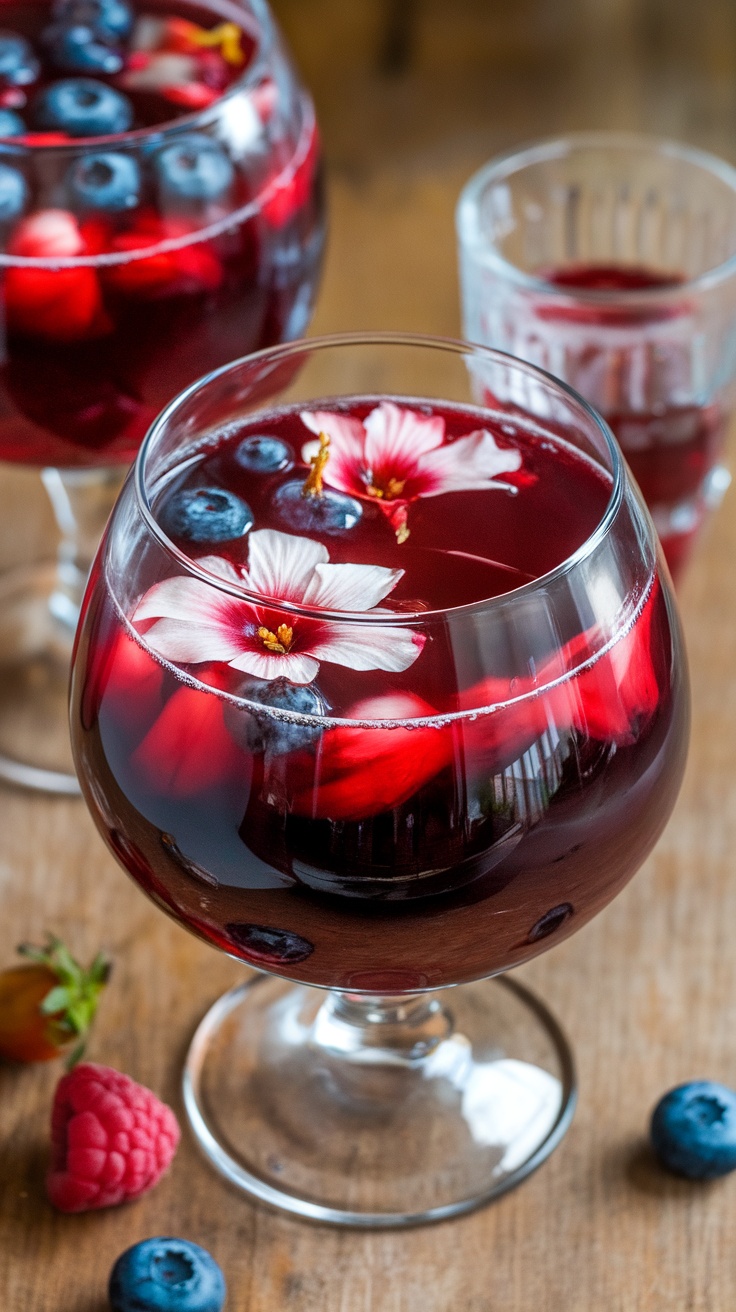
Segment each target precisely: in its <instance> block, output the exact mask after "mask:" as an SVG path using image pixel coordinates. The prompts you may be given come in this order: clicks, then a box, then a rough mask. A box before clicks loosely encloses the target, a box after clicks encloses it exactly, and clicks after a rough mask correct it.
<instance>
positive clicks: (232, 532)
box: [161, 487, 253, 542]
mask: <svg viewBox="0 0 736 1312" xmlns="http://www.w3.org/2000/svg"><path fill="white" fill-rule="evenodd" d="M252 524H253V511H252V510H251V508H250V506H249V505H248V504H247V502H245V501H241V499H240V497H236V496H235V493H234V492H226V491H225V490H224V489H223V488H219V487H196V488H184V489H183V491H181V492H176V493H175V494H174V496H173V497H172V498H171V500H170V501H168V502H167V503H166V505H165V506H164V508H163V512H162V514H161V526H162V528H163V530H164V532H165V533H168V534H169V537H174V538H186V539H187V540H188V541H189V542H229V541H230V540H231V539H232V538H242V537H243V536H244V534H246V533H247V532H248V529H249V528H251V527H252Z"/></svg>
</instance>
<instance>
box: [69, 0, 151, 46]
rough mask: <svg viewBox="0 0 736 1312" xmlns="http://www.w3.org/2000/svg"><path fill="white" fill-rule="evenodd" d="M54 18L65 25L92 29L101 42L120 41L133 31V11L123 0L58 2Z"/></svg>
mask: <svg viewBox="0 0 736 1312" xmlns="http://www.w3.org/2000/svg"><path fill="white" fill-rule="evenodd" d="M54 16H55V18H57V19H59V20H60V21H61V22H63V23H66V24H67V25H69V24H76V23H81V24H84V25H85V26H86V27H92V28H94V30H95V32H96V34H97V36H98V39H99V40H102V41H105V40H107V41H110V40H112V41H115V40H120V39H121V38H125V37H127V36H129V34H130V33H131V31H132V30H133V11H132V9H131V8H130V5H127V4H126V3H125V0H59V3H57V4H55V5H54Z"/></svg>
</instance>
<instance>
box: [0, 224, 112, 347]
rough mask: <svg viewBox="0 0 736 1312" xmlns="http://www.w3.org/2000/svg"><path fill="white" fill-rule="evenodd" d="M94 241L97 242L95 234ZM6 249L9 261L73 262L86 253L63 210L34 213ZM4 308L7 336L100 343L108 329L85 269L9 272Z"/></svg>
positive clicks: (96, 287) (95, 285) (94, 280)
mask: <svg viewBox="0 0 736 1312" xmlns="http://www.w3.org/2000/svg"><path fill="white" fill-rule="evenodd" d="M90 231H91V230H90ZM95 235H96V239H99V238H98V237H97V233H96V230H95ZM8 249H9V251H10V254H11V255H18V256H22V257H24V258H29V259H54V258H60V259H73V258H74V257H75V256H77V255H86V254H88V253H89V252H88V250H87V247H86V245H85V239H84V235H83V233H82V230H81V229H80V227H79V224H78V223H77V220H76V219H75V217H74V215H73V214H69V213H68V212H67V211H66V210H39V211H38V212H37V213H36V214H31V215H29V216H28V218H26V219H23V220H22V221H21V222H20V223H19V224H18V227H17V228H16V230H15V232H14V233H13V235H12V237H11V240H10V242H9V245H8ZM5 307H6V315H7V321H8V327H9V329H10V331H11V332H17V333H24V334H27V335H29V336H34V337H45V338H49V339H50V340H52V341H60V342H74V341H80V340H82V339H84V338H89V337H99V336H100V335H101V334H103V333H105V332H108V331H109V330H110V328H111V327H112V325H111V323H110V320H109V318H108V316H107V314H106V313H105V309H104V306H103V304H102V292H101V289H100V283H99V279H98V277H97V273H96V272H95V270H94V269H92V268H89V267H88V266H86V265H81V266H78V267H76V268H61V269H53V268H49V269H44V268H25V267H19V266H12V267H11V268H8V269H7V270H6V272H5Z"/></svg>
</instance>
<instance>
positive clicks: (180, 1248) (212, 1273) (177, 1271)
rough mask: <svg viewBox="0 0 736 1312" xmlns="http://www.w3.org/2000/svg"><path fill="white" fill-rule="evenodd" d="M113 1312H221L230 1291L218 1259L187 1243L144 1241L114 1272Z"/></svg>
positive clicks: (124, 1255)
mask: <svg viewBox="0 0 736 1312" xmlns="http://www.w3.org/2000/svg"><path fill="white" fill-rule="evenodd" d="M108 1292H109V1298H110V1307H111V1309H112V1312H220V1310H221V1308H222V1307H223V1305H224V1302H225V1295H226V1293H227V1289H226V1286H225V1278H224V1276H223V1274H222V1271H221V1270H220V1268H219V1266H218V1265H217V1263H216V1261H215V1259H214V1258H213V1257H212V1256H211V1254H210V1253H208V1252H207V1250H206V1249H205V1248H200V1246H199V1244H192V1243H190V1242H189V1240H187V1239H168V1238H155V1239H144V1240H143V1241H142V1242H141V1243H139V1244H134V1245H133V1247H132V1248H128V1249H127V1250H126V1251H125V1252H124V1253H121V1255H120V1257H119V1258H118V1260H117V1262H116V1263H115V1265H114V1267H113V1269H112V1272H111V1273H110V1285H109V1290H108Z"/></svg>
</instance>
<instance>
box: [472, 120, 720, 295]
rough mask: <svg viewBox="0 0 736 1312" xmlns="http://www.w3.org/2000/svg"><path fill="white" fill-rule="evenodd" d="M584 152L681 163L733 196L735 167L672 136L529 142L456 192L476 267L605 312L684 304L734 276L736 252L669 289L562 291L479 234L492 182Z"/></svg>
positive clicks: (598, 135)
mask: <svg viewBox="0 0 736 1312" xmlns="http://www.w3.org/2000/svg"><path fill="white" fill-rule="evenodd" d="M586 148H587V149H591V148H593V149H598V150H602V151H606V150H609V149H628V150H636V151H639V152H641V153H652V154H658V155H661V156H669V157H670V158H673V159H679V160H682V161H683V162H685V163H688V164H691V165H694V166H695V167H696V168H699V169H701V170H702V171H703V172H705V173H709V174H710V175H711V176H712V177H716V178H718V179H719V180H720V181H721V182H722V183H723V184H724V185H725V186H726V187H728V188H730V190H731V191H732V192H733V193H734V196H736V168H734V167H733V166H732V165H731V164H729V163H728V162H727V161H726V160H724V159H721V158H720V157H719V156H718V155H713V154H712V153H711V152H710V151H706V150H701V149H700V148H699V147H697V146H688V145H686V144H685V143H683V142H679V141H675V140H674V139H673V138H670V137H658V136H656V135H652V134H649V133H644V132H618V131H609V130H607V129H600V130H596V131H588V132H569V133H565V134H563V135H560V136H554V137H545V138H542V139H540V140H535V141H531V142H527V143H526V144H523V145H520V146H515V147H514V148H513V149H512V150H508V151H504V152H503V153H502V154H500V155H495V156H494V157H493V159H491V160H488V161H487V163H485V164H483V165H482V166H481V168H479V169H478V170H477V171H476V172H475V173H474V174H473V175H472V176H471V177H470V178H469V179H468V181H467V182H466V183H465V185H464V187H463V189H462V191H461V192H460V196H459V198H458V202H457V206H456V209H455V229H456V233H457V237H458V241H459V244H460V248H461V250H467V251H469V252H471V253H472V255H473V257H474V258H475V259H476V260H477V261H478V262H479V263H481V264H483V265H485V266H486V267H487V268H489V269H492V270H494V271H495V272H496V273H498V274H500V275H501V276H502V277H504V278H505V279H506V280H507V281H508V282H511V283H515V284H516V285H517V286H518V287H520V288H522V289H523V290H524V291H529V292H534V293H536V294H538V295H544V296H545V297H547V298H550V299H553V298H554V299H556V300H558V301H563V300H564V301H568V302H571V303H578V304H580V303H581V302H582V303H585V304H590V305H600V306H609V307H610V306H615V305H620V304H621V303H622V302H625V303H627V304H630V305H633V304H637V305H648V304H658V305H661V304H662V303H666V302H668V301H670V300H673V299H682V297H683V296H687V295H688V294H697V293H700V292H705V291H710V290H712V289H713V288H714V287H717V286H719V285H720V284H721V283H723V282H727V281H728V279H729V278H732V277H734V276H735V275H736V252H734V254H733V255H729V256H728V258H727V259H725V260H722V261H721V262H720V263H718V264H715V265H713V267H712V268H710V269H706V270H704V272H703V273H699V274H697V275H696V276H695V277H692V278H686V279H685V280H684V281H683V282H679V283H677V284H676V285H672V286H669V287H649V288H625V289H623V290H616V291H613V290H601V289H598V290H591V289H589V288H577V287H575V288H572V287H562V286H560V285H559V284H557V283H553V282H549V281H548V280H547V279H546V278H541V277H538V276H536V275H535V274H532V273H527V272H526V271H525V270H524V269H521V268H519V266H518V265H517V264H514V263H512V261H511V260H507V259H506V257H505V256H504V255H502V254H501V252H500V251H499V250H498V248H497V247H496V246H495V245H494V244H493V243H492V242H490V241H489V240H488V238H487V236H485V235H484V234H483V233H482V232H481V231H480V226H479V223H478V216H479V200H480V197H481V195H482V193H483V192H484V191H485V189H486V188H487V187H488V186H489V184H490V183H492V182H495V181H498V182H501V181H503V180H504V178H508V177H510V176H511V175H512V174H516V173H520V172H521V171H522V169H524V168H526V166H527V165H530V164H538V163H543V162H545V161H547V160H554V159H563V158H565V156H567V155H571V154H573V153H574V152H575V151H577V150H580V149H586Z"/></svg>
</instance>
